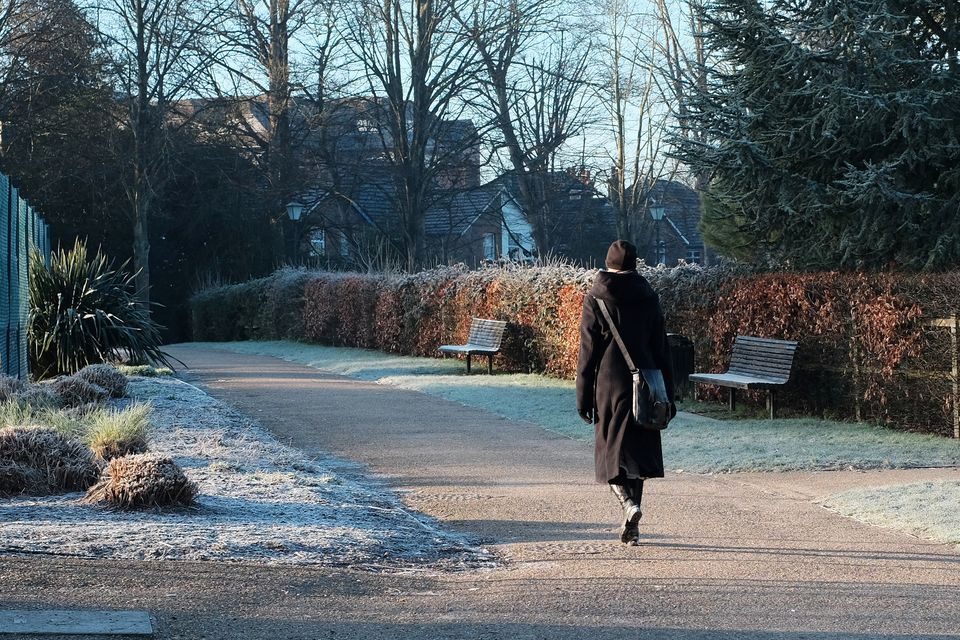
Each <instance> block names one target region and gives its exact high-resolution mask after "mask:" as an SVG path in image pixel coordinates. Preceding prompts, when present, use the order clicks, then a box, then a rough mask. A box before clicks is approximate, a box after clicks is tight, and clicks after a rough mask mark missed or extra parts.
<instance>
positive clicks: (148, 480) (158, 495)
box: [83, 453, 197, 509]
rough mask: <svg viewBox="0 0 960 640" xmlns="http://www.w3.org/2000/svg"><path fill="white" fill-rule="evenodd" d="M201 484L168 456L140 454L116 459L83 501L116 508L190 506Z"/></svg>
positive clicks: (194, 500)
mask: <svg viewBox="0 0 960 640" xmlns="http://www.w3.org/2000/svg"><path fill="white" fill-rule="evenodd" d="M196 497H197V485H196V484H194V483H193V482H190V480H188V479H187V476H186V475H185V474H184V473H183V470H182V469H181V468H180V467H178V466H177V465H176V463H174V461H173V460H171V459H170V458H168V457H165V456H161V455H157V454H150V453H145V454H140V455H131V456H124V457H122V458H115V459H113V460H111V461H110V464H109V465H107V468H106V469H105V470H104V472H103V475H102V476H101V478H100V481H99V482H97V484H96V485H94V486H93V487H91V488H90V490H89V491H88V492H87V495H86V496H85V497H84V499H83V501H84V502H85V503H87V504H104V505H107V506H110V507H113V508H116V509H137V508H154V507H171V506H189V505H192V504H194V503H195V502H196Z"/></svg>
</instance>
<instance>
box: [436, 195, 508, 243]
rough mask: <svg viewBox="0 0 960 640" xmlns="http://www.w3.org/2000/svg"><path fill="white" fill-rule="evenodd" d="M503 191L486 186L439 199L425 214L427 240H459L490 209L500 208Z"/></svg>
mask: <svg viewBox="0 0 960 640" xmlns="http://www.w3.org/2000/svg"><path fill="white" fill-rule="evenodd" d="M502 195H503V187H501V186H500V185H497V184H493V183H488V184H486V185H484V186H482V187H478V188H476V189H470V190H469V191H459V192H454V193H452V194H450V195H449V196H447V197H444V198H441V199H440V200H439V201H438V202H436V203H435V204H434V205H433V206H432V207H430V208H429V209H428V210H427V214H426V233H427V235H428V236H431V235H432V236H448V235H452V236H459V235H463V234H464V233H466V231H467V230H468V229H469V228H470V227H471V226H472V225H473V223H474V222H476V221H477V219H478V218H479V217H480V216H481V215H483V214H484V213H486V212H487V211H489V210H490V208H491V207H492V206H497V207H499V206H501V204H502V202H503V198H502V197H501V196H502Z"/></svg>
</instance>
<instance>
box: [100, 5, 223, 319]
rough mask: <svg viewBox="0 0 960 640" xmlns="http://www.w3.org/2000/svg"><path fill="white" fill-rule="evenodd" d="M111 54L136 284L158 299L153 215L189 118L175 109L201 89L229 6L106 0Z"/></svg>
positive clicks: (105, 37)
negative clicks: (174, 137)
mask: <svg viewBox="0 0 960 640" xmlns="http://www.w3.org/2000/svg"><path fill="white" fill-rule="evenodd" d="M92 12H93V18H94V22H95V24H96V26H97V31H98V35H99V38H100V39H101V41H102V45H103V47H104V49H105V50H106V51H108V52H109V55H110V58H111V67H112V69H111V70H112V74H111V75H112V77H113V79H114V82H115V85H116V92H117V94H118V95H119V96H120V105H119V108H118V109H115V110H114V114H115V116H116V118H117V120H118V125H119V133H120V135H121V136H122V137H123V139H122V140H121V142H120V144H119V145H118V147H119V148H118V153H120V154H121V161H122V162H123V164H124V165H125V166H126V170H125V172H124V173H125V174H126V175H125V179H124V189H125V192H126V197H127V201H128V203H129V205H130V216H131V218H132V221H133V260H134V268H135V269H136V272H137V273H136V284H137V288H138V289H139V296H140V299H141V301H142V302H143V304H144V305H149V302H150V235H149V229H150V224H149V221H150V218H151V217H152V216H154V215H156V214H157V212H156V211H155V208H156V205H157V202H158V200H159V197H160V196H161V195H162V192H163V187H164V184H165V183H166V181H167V180H169V177H170V167H171V162H172V157H171V153H172V143H171V134H172V133H173V130H175V129H176V128H177V127H180V126H183V124H184V120H183V119H182V118H179V117H177V116H175V114H174V111H173V107H174V106H175V105H176V104H177V102H178V101H180V100H182V99H184V98H186V97H188V96H190V95H191V93H192V92H193V91H194V90H195V89H196V88H197V82H198V79H200V78H203V77H205V76H206V73H205V69H206V68H207V67H208V65H209V64H210V60H211V59H212V58H213V57H215V56H216V54H217V52H216V50H215V49H214V48H213V47H211V46H209V37H210V34H212V33H213V32H214V28H215V26H216V25H217V24H218V23H219V22H220V21H221V20H222V19H223V13H222V6H221V5H219V4H217V3H216V2H209V3H205V2H202V1H201V0H100V2H99V3H98V4H97V5H95V6H94V7H93V9H92Z"/></svg>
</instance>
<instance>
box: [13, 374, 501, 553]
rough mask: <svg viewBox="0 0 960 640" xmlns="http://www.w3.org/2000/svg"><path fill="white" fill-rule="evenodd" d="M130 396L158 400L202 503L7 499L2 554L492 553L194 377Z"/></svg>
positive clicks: (172, 451) (147, 386) (156, 382)
mask: <svg viewBox="0 0 960 640" xmlns="http://www.w3.org/2000/svg"><path fill="white" fill-rule="evenodd" d="M130 394H131V395H132V396H134V399H135V400H149V401H150V403H151V405H152V406H153V419H152V423H153V427H152V429H151V437H150V442H149V446H150V449H151V451H154V452H157V453H162V454H164V455H168V456H170V457H172V458H173V459H174V460H175V461H176V462H177V464H179V465H180V466H181V467H182V468H183V469H184V471H185V472H186V474H187V476H188V478H189V479H190V480H192V481H194V482H196V483H197V484H198V485H199V489H200V495H199V498H198V499H199V507H198V508H196V509H173V510H166V511H153V510H142V511H132V512H116V511H110V510H106V509H103V508H100V507H95V506H89V505H84V504H81V503H80V499H81V498H82V497H83V494H82V493H74V494H66V495H57V496H48V497H30V496H21V497H17V498H11V499H7V500H2V501H0V522H3V523H4V525H3V527H0V552H4V553H48V554H54V555H67V556H75V557H101V558H102V557H110V558H130V559H167V560H178V559H181V560H252V561H257V562H263V563H267V564H275V563H276V564H323V565H330V566H352V567H358V568H371V569H382V568H386V569H393V570H395V569H403V568H407V567H411V566H418V565H424V564H431V565H434V563H439V565H435V566H445V567H451V568H455V567H461V566H480V565H482V564H486V563H488V557H487V556H486V554H485V552H482V551H480V550H477V549H474V548H472V547H471V546H470V545H469V544H468V542H467V540H466V539H465V538H463V537H462V536H459V535H456V534H452V533H449V532H446V531H444V530H443V529H441V528H440V527H438V526H437V525H436V523H435V522H434V521H433V520H431V519H429V518H427V517H424V516H422V515H419V514H417V513H415V512H412V511H410V510H409V509H407V508H406V507H405V506H404V505H403V504H402V503H401V502H400V500H399V499H398V498H397V496H396V495H395V494H393V493H392V492H390V491H389V490H388V489H387V488H386V487H384V486H383V485H382V484H381V483H378V482H377V481H375V480H371V479H370V478H368V477H367V474H366V473H365V472H364V470H363V469H362V468H361V467H360V466H358V465H356V464H354V463H351V462H347V461H345V460H341V459H338V458H335V457H333V456H325V457H323V458H321V459H315V460H311V459H307V458H305V457H304V454H303V453H302V452H301V451H299V450H297V449H294V448H291V447H288V446H285V445H283V444H280V443H279V442H277V441H276V439H274V438H273V437H272V436H271V435H270V434H269V433H267V432H266V431H264V430H262V429H261V428H259V427H258V426H257V425H255V424H253V423H251V422H250V421H249V420H247V419H246V418H244V417H243V416H241V415H240V414H238V413H236V412H235V411H232V410H230V409H229V408H228V407H226V406H225V405H223V404H222V403H220V402H219V401H217V400H215V399H213V398H211V397H210V396H208V395H207V394H205V393H204V392H202V391H201V390H199V389H197V388H196V387H193V386H191V385H188V384H186V383H184V382H181V381H179V380H177V379H175V378H170V377H166V378H139V379H136V380H135V381H134V382H131V385H130ZM129 402H131V400H117V401H114V403H116V404H124V403H129Z"/></svg>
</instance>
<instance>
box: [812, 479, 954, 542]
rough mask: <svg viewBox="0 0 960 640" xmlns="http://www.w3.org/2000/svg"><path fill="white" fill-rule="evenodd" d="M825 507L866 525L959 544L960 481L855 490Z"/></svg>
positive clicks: (830, 501)
mask: <svg viewBox="0 0 960 640" xmlns="http://www.w3.org/2000/svg"><path fill="white" fill-rule="evenodd" d="M822 504H823V506H824V507H826V508H827V509H830V510H832V511H836V512H837V513H839V514H842V515H845V516H848V517H851V518H854V519H855V520H859V521H861V522H865V523H867V524H872V525H875V526H878V527H884V528H887V529H896V530H898V531H906V532H908V533H911V534H913V535H916V536H919V537H921V538H929V539H931V540H936V541H938V542H946V543H948V544H957V545H960V481H956V480H954V481H949V480H946V481H939V482H918V483H914V484H902V485H892V486H886V487H871V488H867V489H853V490H851V491H844V492H843V493H839V494H836V495H833V496H830V497H829V498H827V499H826V500H824V501H822Z"/></svg>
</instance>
